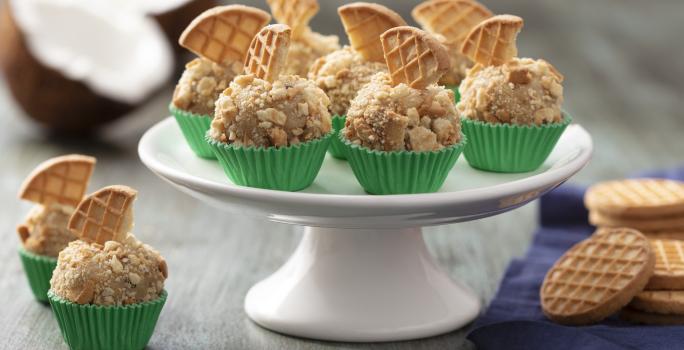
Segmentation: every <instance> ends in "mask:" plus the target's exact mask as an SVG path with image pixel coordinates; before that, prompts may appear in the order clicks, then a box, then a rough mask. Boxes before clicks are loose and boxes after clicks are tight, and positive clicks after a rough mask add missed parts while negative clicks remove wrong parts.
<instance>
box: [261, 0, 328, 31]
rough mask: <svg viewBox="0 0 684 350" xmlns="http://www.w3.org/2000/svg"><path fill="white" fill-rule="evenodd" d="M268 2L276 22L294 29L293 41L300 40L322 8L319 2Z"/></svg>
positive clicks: (273, 0) (304, 0)
mask: <svg viewBox="0 0 684 350" xmlns="http://www.w3.org/2000/svg"><path fill="white" fill-rule="evenodd" d="M266 2H267V3H268V6H269V7H270V8H271V13H273V17H274V18H275V19H276V21H278V23H280V24H285V25H287V26H289V27H290V28H291V29H292V38H293V39H296V38H299V36H300V35H301V33H302V32H303V31H304V29H305V28H306V27H307V26H308V25H309V21H311V18H313V16H315V15H316V13H318V10H319V8H320V6H319V5H318V1H317V0H266Z"/></svg>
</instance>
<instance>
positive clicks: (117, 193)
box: [69, 186, 137, 244]
mask: <svg viewBox="0 0 684 350" xmlns="http://www.w3.org/2000/svg"><path fill="white" fill-rule="evenodd" d="M136 194H137V192H136V191H135V190H133V189H132V188H130V187H126V186H109V187H105V188H103V189H101V190H99V191H97V192H95V193H93V194H91V195H89V196H88V197H86V198H85V199H84V200H83V201H82V202H81V203H80V204H79V205H78V207H77V208H76V211H75V212H74V214H73V215H72V216H71V219H70V220H69V229H70V230H71V231H72V232H74V234H76V235H77V236H78V237H79V238H81V239H82V240H84V241H86V242H95V243H99V244H104V243H105V242H107V241H122V240H123V238H124V237H125V235H126V233H128V231H129V230H130V228H131V226H132V222H133V214H132V204H133V201H134V200H135V196H136Z"/></svg>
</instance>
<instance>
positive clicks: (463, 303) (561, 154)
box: [139, 118, 593, 341]
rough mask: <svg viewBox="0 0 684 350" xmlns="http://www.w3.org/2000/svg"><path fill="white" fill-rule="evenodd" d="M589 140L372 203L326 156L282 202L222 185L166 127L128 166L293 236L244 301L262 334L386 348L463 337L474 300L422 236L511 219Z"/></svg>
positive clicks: (574, 164) (582, 159)
mask: <svg viewBox="0 0 684 350" xmlns="http://www.w3.org/2000/svg"><path fill="white" fill-rule="evenodd" d="M592 147H593V146H592V140H591V137H590V136H589V134H588V133H587V132H586V131H585V130H584V129H583V128H582V127H581V126H579V125H571V126H569V127H568V129H567V130H566V132H565V134H564V135H563V137H562V138H561V140H560V141H559V143H558V145H557V146H556V148H555V149H554V151H553V153H552V154H551V156H550V157H549V159H548V160H547V161H546V162H545V163H544V165H543V166H542V167H541V168H540V169H539V170H537V171H535V172H531V173H525V174H496V173H488V172H482V171H478V170H475V169H472V168H470V167H469V166H468V164H467V162H465V160H464V159H463V158H461V159H460V160H459V161H458V163H457V164H456V166H455V168H454V169H453V171H452V172H451V174H450V175H449V177H448V178H447V180H446V183H445V184H444V187H443V188H442V189H441V190H440V192H439V193H431V194H416V195H392V196H372V195H368V194H366V193H365V192H364V191H363V189H362V188H361V187H360V186H359V185H358V183H357V182H356V179H355V178H354V175H353V173H352V171H351V169H350V168H349V165H348V164H347V163H346V162H345V161H340V160H336V159H334V158H331V157H330V156H328V158H326V160H325V163H324V164H323V167H322V169H321V172H320V173H319V174H318V177H317V178H316V181H315V182H314V184H313V185H312V186H311V187H309V188H308V189H306V190H304V191H301V192H282V191H272V190H263V189H256V188H249V187H241V186H236V185H234V184H232V183H231V182H230V181H229V180H228V179H227V177H226V176H225V175H224V174H223V171H222V169H221V168H220V167H219V165H218V163H216V162H215V161H209V160H203V159H199V158H197V157H195V156H194V155H193V154H192V153H191V151H190V149H189V148H188V146H187V145H186V144H185V141H184V140H183V137H182V135H181V132H180V129H179V128H178V127H177V125H176V123H175V121H174V120H173V119H172V118H167V119H165V120H163V121H161V122H160V123H158V124H157V125H155V126H154V127H152V128H151V129H150V130H148V131H147V132H146V133H145V135H144V136H143V137H142V139H141V140H140V145H139V154H140V159H141V160H142V162H143V163H145V165H146V166H147V167H148V168H150V170H152V171H153V172H154V173H155V174H157V175H158V176H159V177H161V178H162V179H164V180H166V181H167V182H169V183H170V184H172V185H173V186H174V187H176V188H178V189H180V190H181V191H183V192H185V193H187V194H189V195H191V196H193V197H195V198H198V199H200V200H202V201H205V202H208V203H211V204H213V205H215V206H218V207H220V208H224V209H225V210H229V211H231V212H239V213H245V214H253V215H258V216H261V217H265V218H266V219H268V220H271V221H276V222H281V223H289V224H296V225H303V226H305V233H304V237H303V239H302V241H301V243H300V244H299V247H298V248H297V249H296V251H295V252H294V254H293V255H292V257H290V259H289V261H288V262H287V263H285V265H283V266H282V267H281V268H280V269H279V270H278V271H277V272H275V273H274V274H273V275H272V276H270V277H268V278H267V279H265V280H263V281H261V282H259V283H257V284H256V285H255V286H253V287H252V289H251V290H250V291H249V292H248V293H247V297H246V298H245V310H246V312H247V315H249V317H250V318H251V319H252V320H254V321H255V322H256V323H258V324H260V325H261V326H263V327H266V328H269V329H271V330H274V331H277V332H281V333H285V334H291V335H295V336H300V337H306V338H315V339H322V340H335V341H396V340H406V339H413V338H421V337H428V336H432V335H437V334H441V333H445V332H449V331H451V330H454V329H458V328H460V327H463V326H464V325H466V324H468V323H470V322H471V321H472V320H473V319H474V318H475V317H476V316H477V315H478V313H479V311H480V308H481V305H480V302H479V298H478V297H477V296H475V295H473V293H472V292H471V291H470V290H468V288H466V287H465V286H463V285H462V284H460V283H458V282H455V281H452V280H451V279H450V278H449V276H448V275H447V274H446V273H445V272H444V271H442V270H441V269H440V268H439V266H437V265H436V263H435V261H434V260H433V258H432V256H431V255H430V254H429V253H428V250H427V249H426V246H425V242H424V241H423V236H422V233H421V227H422V226H429V225H442V224H448V223H453V222H463V221H469V220H476V219H480V218H484V217H487V216H492V215H497V214H500V213H503V212H506V211H509V210H512V209H515V208H518V207H520V206H522V205H524V204H526V203H528V202H530V201H532V200H534V199H535V198H537V197H539V196H540V195H542V194H544V193H545V192H547V191H549V190H551V189H553V188H555V187H556V186H558V185H560V184H561V183H563V182H564V181H566V180H567V179H568V178H570V177H571V176H573V175H574V174H575V173H577V172H578V171H579V170H580V169H582V167H583V166H584V165H585V164H586V163H587V162H588V161H589V158H590V156H591V153H592Z"/></svg>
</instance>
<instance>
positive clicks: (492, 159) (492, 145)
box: [461, 113, 572, 173]
mask: <svg viewBox="0 0 684 350" xmlns="http://www.w3.org/2000/svg"><path fill="white" fill-rule="evenodd" d="M571 122H572V117H571V116H570V115H569V114H567V113H563V121H562V122H559V123H554V124H548V125H542V126H529V125H513V124H491V123H486V122H481V121H477V120H470V119H467V118H461V131H462V132H463V133H464V134H466V135H467V136H468V140H470V143H469V144H468V147H466V149H465V151H464V152H463V153H464V155H465V158H466V160H467V161H468V163H469V164H470V166H472V167H473V168H477V169H480V170H486V171H492V172H501V173H522V172H528V171H533V170H536V169H538V168H539V167H540V166H541V165H542V164H543V163H544V161H545V160H546V158H547V157H548V156H549V154H551V151H552V150H553V148H554V147H555V146H556V143H557V142H558V139H560V137H561V135H562V134H563V131H565V128H567V126H568V125H569V124H570V123H571Z"/></svg>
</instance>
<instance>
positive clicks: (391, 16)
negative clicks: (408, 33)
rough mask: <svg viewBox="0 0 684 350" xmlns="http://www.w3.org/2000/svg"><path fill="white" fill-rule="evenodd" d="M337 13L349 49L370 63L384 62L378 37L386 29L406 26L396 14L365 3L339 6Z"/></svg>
mask: <svg viewBox="0 0 684 350" xmlns="http://www.w3.org/2000/svg"><path fill="white" fill-rule="evenodd" d="M337 13H338V14H339V15H340V19H342V24H343V25H344V31H345V32H346V33H347V37H349V43H350V44H351V47H352V48H353V49H354V50H356V51H357V52H358V53H360V54H361V56H363V58H365V59H366V60H368V61H372V62H383V60H384V55H383V53H382V45H381V44H380V35H381V34H382V33H384V32H386V31H387V30H388V29H391V28H394V27H400V26H405V25H406V22H405V21H404V19H402V18H401V16H399V15H398V14H397V13H396V12H394V11H392V10H390V9H388V8H387V7H385V6H382V5H378V4H370V3H367V2H355V3H351V4H348V5H344V6H341V7H340V8H338V9H337Z"/></svg>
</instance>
